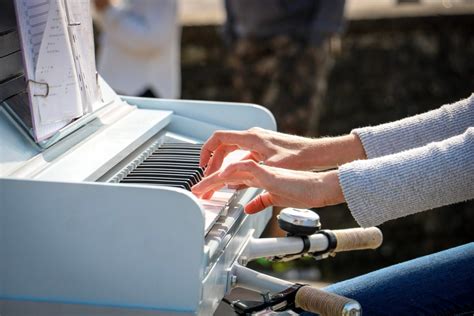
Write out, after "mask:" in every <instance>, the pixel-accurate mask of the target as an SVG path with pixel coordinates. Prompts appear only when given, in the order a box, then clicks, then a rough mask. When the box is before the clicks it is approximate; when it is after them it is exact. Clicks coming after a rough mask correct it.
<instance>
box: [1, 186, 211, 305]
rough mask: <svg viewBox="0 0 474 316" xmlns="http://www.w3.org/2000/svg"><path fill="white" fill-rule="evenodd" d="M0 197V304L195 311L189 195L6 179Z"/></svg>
mask: <svg viewBox="0 0 474 316" xmlns="http://www.w3.org/2000/svg"><path fill="white" fill-rule="evenodd" d="M0 189H1V190H0V205H1V206H2V207H1V209H0V258H1V260H0V261H1V265H0V282H1V283H0V300H8V299H15V300H28V301H43V302H45V301H46V302H57V303H68V304H74V303H76V304H84V305H89V306H99V307H100V306H104V307H117V308H120V307H123V308H141V309H143V310H155V311H157V310H159V311H170V312H171V311H175V312H182V313H194V312H195V311H196V310H197V308H198V304H199V301H200V299H201V285H202V283H201V282H202V278H203V275H202V274H203V271H202V270H203V268H202V263H203V261H204V259H203V244H204V240H203V236H204V220H203V214H202V212H201V209H200V208H199V206H198V204H197V200H196V199H195V198H194V196H192V194H191V193H188V192H184V191H178V190H174V189H168V188H153V187H146V186H127V185H123V184H121V185H117V184H104V183H60V182H43V181H31V180H16V179H0ZM0 311H1V310H0Z"/></svg>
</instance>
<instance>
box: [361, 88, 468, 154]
mask: <svg viewBox="0 0 474 316" xmlns="http://www.w3.org/2000/svg"><path fill="white" fill-rule="evenodd" d="M473 125H474V94H473V95H471V96H470V97H468V98H467V99H464V100H461V101H459V102H456V103H453V104H447V105H444V106H442V107H441V108H439V109H436V110H433V111H429V112H426V113H423V114H419V115H415V116H412V117H407V118H404V119H402V120H399V121H395V122H390V123H386V124H381V125H378V126H373V127H372V126H369V127H364V128H358V129H355V130H353V131H352V134H355V135H358V136H359V138H360V139H361V141H362V143H363V145H364V149H365V151H366V153H367V157H368V158H375V157H381V156H385V155H390V154H394V153H398V152H401V151H404V150H409V149H412V148H417V147H421V146H425V145H426V144H429V143H431V142H437V141H442V140H444V139H447V138H450V137H453V136H455V135H459V134H461V133H463V132H464V130H465V129H466V128H468V127H469V126H473Z"/></svg>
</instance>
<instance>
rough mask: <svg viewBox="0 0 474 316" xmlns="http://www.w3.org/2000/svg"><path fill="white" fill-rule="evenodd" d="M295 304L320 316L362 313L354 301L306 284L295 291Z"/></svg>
mask: <svg viewBox="0 0 474 316" xmlns="http://www.w3.org/2000/svg"><path fill="white" fill-rule="evenodd" d="M295 304H296V306H297V307H299V308H301V309H304V310H305V311H308V312H312V313H317V314H320V315H322V316H358V315H361V313H362V308H361V306H360V305H359V303H357V302H356V301H354V300H352V299H349V298H347V297H344V296H340V295H337V294H334V293H329V292H325V291H322V290H320V289H317V288H315V287H312V286H308V285H307V286H303V287H301V288H300V289H299V290H298V292H296V297H295Z"/></svg>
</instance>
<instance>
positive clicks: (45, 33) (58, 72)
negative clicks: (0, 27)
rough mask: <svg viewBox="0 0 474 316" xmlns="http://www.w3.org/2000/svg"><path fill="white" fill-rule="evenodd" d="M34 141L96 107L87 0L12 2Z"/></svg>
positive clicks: (94, 67)
mask: <svg viewBox="0 0 474 316" xmlns="http://www.w3.org/2000/svg"><path fill="white" fill-rule="evenodd" d="M15 1H16V8H17V18H18V22H19V23H18V25H19V30H20V36H21V41H22V47H23V54H24V60H25V75H26V79H27V82H28V92H29V98H30V107H31V113H32V119H33V129H34V136H35V138H36V140H38V141H39V140H43V139H45V138H48V137H50V136H51V135H52V134H53V133H55V132H56V131H58V130H59V129H61V128H62V127H64V126H66V125H67V124H68V123H69V122H71V121H72V120H73V119H75V118H78V117H80V116H82V115H83V114H84V113H87V112H91V111H92V110H93V109H94V106H93V105H94V104H95V103H97V102H100V100H99V99H100V98H99V96H100V91H99V86H98V83H97V75H96V65H95V56H94V42H93V31H92V20H91V15H90V3H89V0H15Z"/></svg>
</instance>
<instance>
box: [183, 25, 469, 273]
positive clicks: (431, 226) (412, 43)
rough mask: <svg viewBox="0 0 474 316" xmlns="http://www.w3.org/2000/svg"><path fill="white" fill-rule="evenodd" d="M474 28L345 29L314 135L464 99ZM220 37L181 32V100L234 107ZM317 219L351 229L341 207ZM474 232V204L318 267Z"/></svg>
mask: <svg viewBox="0 0 474 316" xmlns="http://www.w3.org/2000/svg"><path fill="white" fill-rule="evenodd" d="M473 29H474V19H473V17H472V16H449V17H442V16H440V17H427V18H403V19H384V20H366V21H355V22H350V23H349V24H348V27H347V31H346V33H345V35H344V36H343V38H342V52H341V53H340V55H339V56H338V57H337V59H336V63H335V66H334V68H333V70H332V72H331V74H330V77H329V91H328V95H327V97H326V101H325V110H324V113H323V116H322V120H321V128H320V131H321V134H322V135H338V134H343V133H347V132H349V131H350V130H351V129H352V128H354V127H358V126H365V125H369V124H372V125H373V124H378V123H382V122H386V121H391V120H396V119H399V118H402V117H405V116H409V115H413V114H416V113H421V112H424V111H427V110H430V109H434V108H437V107H439V106H440V105H442V104H444V103H447V102H452V101H456V100H459V99H460V98H464V97H467V96H469V95H470V94H471V93H472V92H473V91H474V58H473V56H474V33H473V32H472V30H473ZM219 33H220V30H219V27H216V26H199V27H185V28H184V29H183V44H182V65H183V69H182V70H183V98H185V99H202V100H220V101H237V102H238V101H239V96H238V95H235V94H234V93H233V91H232V89H231V88H230V86H231V84H230V82H231V78H232V73H231V72H230V70H229V66H228V64H227V57H226V56H227V53H228V50H227V49H228V48H226V46H225V45H224V43H223V41H222V39H221V37H220V34H219ZM289 106H291V105H289ZM229 119H230V118H229ZM420 176H422V175H420ZM471 189H472V190H474V188H471ZM319 214H320V216H321V219H322V223H323V227H326V228H343V227H353V226H355V225H356V224H355V222H354V220H353V219H352V218H351V216H350V214H349V211H348V210H347V207H346V206H337V207H328V208H324V209H320V210H319ZM473 224H474V202H472V201H471V202H466V203H459V204H456V205H453V206H449V207H442V208H439V209H437V210H434V211H431V212H424V213H420V214H417V215H414V216H410V217H407V218H403V219H400V220H397V221H392V222H388V223H385V224H383V225H382V226H381V227H380V228H381V229H382V231H383V232H384V236H385V242H384V244H383V246H382V247H381V249H380V250H378V251H363V252H358V253H356V252H354V253H352V254H340V255H338V256H336V257H335V258H333V259H328V260H325V261H323V262H321V263H318V265H319V267H320V269H321V271H322V275H323V279H325V280H330V281H334V280H338V279H342V278H346V277H349V276H352V275H357V274H360V273H364V272H367V271H371V270H373V269H375V268H380V267H383V266H387V265H390V264H393V263H397V262H401V261H405V260H407V259H410V258H415V257H418V256H421V255H424V254H429V253H433V252H436V251H439V250H443V249H446V248H449V247H452V246H456V245H460V244H463V243H466V242H469V241H473V240H474V229H473V228H472V225H473Z"/></svg>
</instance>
